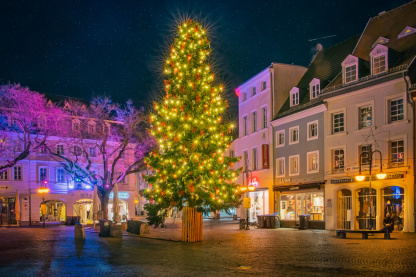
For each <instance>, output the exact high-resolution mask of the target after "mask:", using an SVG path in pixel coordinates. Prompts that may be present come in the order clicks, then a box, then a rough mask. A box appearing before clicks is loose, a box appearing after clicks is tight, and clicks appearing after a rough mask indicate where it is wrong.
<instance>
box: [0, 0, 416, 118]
mask: <svg viewBox="0 0 416 277" xmlns="http://www.w3.org/2000/svg"><path fill="white" fill-rule="evenodd" d="M406 2H408V1H399V0H378V1H374V0H372V1H370V0H350V1H338V0H337V1H319V0H316V1H309V0H308V1H306V0H305V1H291V0H287V1H280V0H275V1H243V0H230V1H228V0H222V1H151V0H148V1H139V0H136V1H133V0H130V1H114V0H109V1H103V0H97V1H88V0H83V1H64V0H59V1H56V0H54V1H52V0H50V1H44V0H33V1H29V0H26V1H22V0H2V1H0V34H1V37H2V39H1V41H0V80H1V81H2V82H9V81H10V82H17V83H21V84H23V85H25V86H29V87H30V88H31V89H32V90H36V91H39V92H42V93H51V94H58V95H66V96H72V97H81V98H86V99H89V98H91V97H92V96H93V95H110V96H112V98H113V99H114V100H115V101H118V102H124V101H125V100H127V99H132V100H133V101H134V102H135V104H136V105H146V106H148V105H149V104H150V103H151V102H152V100H154V99H155V97H159V96H160V95H161V94H162V89H161V86H162V84H163V82H162V81H161V80H163V79H162V77H163V76H162V75H161V73H160V72H161V69H162V67H163V59H164V53H166V51H167V50H169V45H170V44H171V43H172V41H173V38H174V34H175V30H176V26H177V22H178V20H180V19H181V18H185V17H186V16H193V17H194V18H197V19H200V20H201V21H202V22H204V23H205V24H206V25H207V26H209V35H210V39H211V42H212V43H211V47H212V48H213V52H212V56H211V57H212V59H214V60H213V63H214V70H215V72H216V77H218V78H219V79H220V80H221V81H222V82H223V83H225V85H226V89H227V98H228V99H229V101H230V102H231V103H232V108H233V111H234V113H233V115H234V116H235V111H236V100H237V99H236V96H235V94H234V89H235V88H236V87H237V86H238V85H240V84H241V83H243V82H245V81H246V80H248V79H249V78H250V77H252V76H254V75H255V74H256V73H258V72H259V71H261V70H263V69H265V68H266V67H267V66H269V65H270V63H271V62H281V63H293V64H299V65H304V66H307V65H308V64H309V62H310V60H311V57H312V55H313V53H314V50H313V48H314V46H315V45H316V44H317V43H318V42H319V43H321V44H322V45H323V46H324V48H326V47H329V46H331V45H334V44H336V43H338V42H341V41H343V40H345V39H347V38H350V37H352V36H354V35H356V34H360V33H361V32H362V31H363V29H364V27H365V25H366V24H367V22H368V20H369V18H370V17H372V16H376V15H377V14H378V13H379V12H381V11H388V10H390V9H393V8H395V7H397V6H400V5H402V4H404V3H406ZM327 36H331V37H330V38H322V37H327ZM314 38H321V39H318V40H313V41H309V40H310V39H314ZM234 116H233V117H234Z"/></svg>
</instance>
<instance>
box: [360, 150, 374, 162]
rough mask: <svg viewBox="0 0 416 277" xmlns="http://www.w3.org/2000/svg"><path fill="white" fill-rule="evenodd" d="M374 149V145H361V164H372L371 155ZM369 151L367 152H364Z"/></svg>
mask: <svg viewBox="0 0 416 277" xmlns="http://www.w3.org/2000/svg"><path fill="white" fill-rule="evenodd" d="M372 151H373V147H372V145H362V146H360V157H361V165H370V155H371V152H372ZM364 153H367V154H364Z"/></svg>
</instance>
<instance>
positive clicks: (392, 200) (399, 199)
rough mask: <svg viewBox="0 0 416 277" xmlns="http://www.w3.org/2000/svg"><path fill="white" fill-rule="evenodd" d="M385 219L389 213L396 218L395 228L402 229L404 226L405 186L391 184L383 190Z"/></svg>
mask: <svg viewBox="0 0 416 277" xmlns="http://www.w3.org/2000/svg"><path fill="white" fill-rule="evenodd" d="M382 196H383V198H382V200H381V201H382V203H381V205H382V207H383V219H384V218H385V217H386V214H387V213H389V214H390V216H391V217H392V218H393V220H394V229H395V230H399V231H402V230H403V226H404V188H401V187H399V186H390V187H386V188H384V189H383V190H382Z"/></svg>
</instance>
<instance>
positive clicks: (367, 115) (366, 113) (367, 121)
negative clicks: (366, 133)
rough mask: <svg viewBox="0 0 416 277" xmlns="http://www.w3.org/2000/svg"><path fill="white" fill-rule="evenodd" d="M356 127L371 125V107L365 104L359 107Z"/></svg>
mask: <svg viewBox="0 0 416 277" xmlns="http://www.w3.org/2000/svg"><path fill="white" fill-rule="evenodd" d="M358 113H359V115H358V116H359V122H358V129H362V128H367V127H371V126H372V125H373V107H372V106H366V107H360V108H359V111H358Z"/></svg>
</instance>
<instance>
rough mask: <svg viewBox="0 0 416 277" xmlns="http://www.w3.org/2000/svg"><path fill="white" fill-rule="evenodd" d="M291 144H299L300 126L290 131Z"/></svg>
mask: <svg viewBox="0 0 416 277" xmlns="http://www.w3.org/2000/svg"><path fill="white" fill-rule="evenodd" d="M289 134H290V137H289V144H294V143H298V142H299V126H296V127H293V128H290V129H289Z"/></svg>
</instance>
